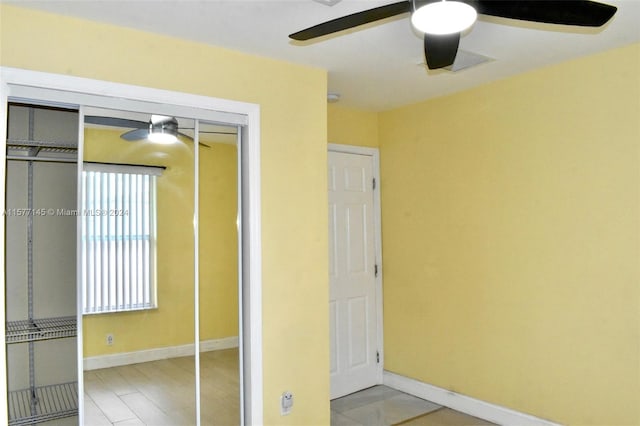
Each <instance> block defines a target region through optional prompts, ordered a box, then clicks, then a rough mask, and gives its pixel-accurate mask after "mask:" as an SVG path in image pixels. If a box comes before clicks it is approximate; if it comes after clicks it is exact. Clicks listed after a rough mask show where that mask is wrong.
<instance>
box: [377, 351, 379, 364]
mask: <svg viewBox="0 0 640 426" xmlns="http://www.w3.org/2000/svg"><path fill="white" fill-rule="evenodd" d="M376 363H377V364H380V351H376Z"/></svg>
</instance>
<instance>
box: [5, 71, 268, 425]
mask: <svg viewBox="0 0 640 426" xmlns="http://www.w3.org/2000/svg"><path fill="white" fill-rule="evenodd" d="M17 87H19V88H21V89H23V92H28V91H29V90H32V91H33V93H34V94H37V93H47V92H51V91H56V92H57V94H58V95H60V94H63V95H64V94H66V95H68V97H69V98H68V99H69V100H71V99H76V100H77V99H82V98H83V96H99V97H102V98H104V100H105V101H108V102H111V103H112V105H113V106H115V107H116V108H122V103H127V102H133V103H135V102H147V103H154V104H156V105H157V106H158V108H161V109H162V108H166V107H167V106H173V107H175V108H179V109H183V110H194V111H195V110H206V111H211V112H212V113H213V112H215V113H216V114H224V113H231V114H229V117H230V118H232V115H235V114H241V115H244V116H245V117H246V123H244V127H243V128H242V143H243V146H242V159H241V160H240V161H241V162H242V168H241V169H242V170H241V173H242V182H241V185H242V187H241V193H242V200H243V203H242V206H243V210H242V217H241V218H240V217H239V220H240V221H241V222H242V225H243V226H242V242H243V244H242V250H243V265H242V268H243V274H242V280H241V283H240V289H239V290H240V292H241V294H243V296H244V297H242V299H241V300H240V304H239V308H240V311H241V312H242V314H241V318H240V322H241V325H240V330H239V333H240V348H241V354H242V355H241V371H240V374H241V382H242V383H241V389H243V394H242V395H241V398H242V401H241V403H242V408H241V410H242V414H241V416H242V415H243V418H244V424H262V422H263V385H262V382H263V371H262V272H261V271H262V239H261V235H262V232H261V223H262V219H261V211H260V206H261V193H260V106H259V105H257V104H251V103H246V102H238V101H232V100H227V99H220V98H213V97H208V96H202V95H194V94H188V93H182V92H174V91H169V90H162V89H154V88H148V87H141V86H133V85H127V84H121V83H113V82H108V81H102V80H93V79H89V78H82V77H73V76H67V75H60V74H51V73H45V72H38V71H31V70H24V69H18V68H11V67H0V134H1V135H6V134H7V127H6V126H7V102H8V100H9V98H10V97H12V88H13V89H14V90H15V88H17ZM33 99H35V100H37V99H39V98H38V97H37V96H35V97H33ZM42 99H46V96H43V98H42ZM66 101H67V100H65V99H62V98H56V99H55V102H57V103H65V102H66ZM67 102H71V103H74V102H73V101H67ZM77 104H79V105H83V103H82V102H77ZM104 106H105V107H107V105H104ZM193 118H203V117H193ZM5 139H6V138H5V136H3V137H2V140H3V143H2V150H1V151H2V152H1V153H0V182H2V183H3V185H4V182H6V149H4V145H5V143H6V140H5ZM0 209H2V211H4V209H5V200H4V197H0ZM0 239H1V240H2V241H4V239H5V231H4V227H3V226H2V227H0ZM0 265H1V266H2V270H3V273H2V276H1V277H0V282H1V283H2V286H3V289H4V287H5V278H4V270H5V245H4V244H0ZM0 313H1V317H2V318H4V317H5V293H4V290H3V291H1V292H0ZM79 326H80V324H79ZM78 330H79V332H78V333H79V336H78V337H79V342H80V343H81V339H80V337H81V336H80V330H81V328H80V327H79V329H78ZM0 337H1V338H2V340H3V341H5V338H6V336H5V329H4V327H2V331H0ZM78 347H79V349H78V351H79V359H78V364H79V371H80V372H82V353H81V352H82V345H81V344H79V345H78ZM6 380H7V370H6V345H5V346H4V349H3V350H0V382H2V383H6ZM80 383H81V380H80V379H79V384H80ZM243 385H244V386H243ZM81 391H82V389H81V388H80V387H79V394H80V395H82V392H81ZM6 400H7V388H6V386H5V385H2V386H0V420H1V419H5V420H6V421H7V423H8V412H6V404H4V403H3V402H2V401H6ZM79 402H80V401H79Z"/></svg>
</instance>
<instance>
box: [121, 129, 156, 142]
mask: <svg viewBox="0 0 640 426" xmlns="http://www.w3.org/2000/svg"><path fill="white" fill-rule="evenodd" d="M147 126H148V125H147ZM148 136H149V127H147V128H145V129H135V130H131V131H129V132H126V133H123V134H121V135H120V137H121V138H122V139H124V140H126V141H139V140H140V139H146V138H147V137H148Z"/></svg>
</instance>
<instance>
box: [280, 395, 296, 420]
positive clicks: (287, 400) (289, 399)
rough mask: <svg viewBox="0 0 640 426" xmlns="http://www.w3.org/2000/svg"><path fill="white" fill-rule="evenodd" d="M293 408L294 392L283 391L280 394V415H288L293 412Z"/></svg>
mask: <svg viewBox="0 0 640 426" xmlns="http://www.w3.org/2000/svg"><path fill="white" fill-rule="evenodd" d="M292 408H293V394H292V393H291V392H283V393H282V396H280V415H281V416H286V415H288V414H289V413H291V409H292Z"/></svg>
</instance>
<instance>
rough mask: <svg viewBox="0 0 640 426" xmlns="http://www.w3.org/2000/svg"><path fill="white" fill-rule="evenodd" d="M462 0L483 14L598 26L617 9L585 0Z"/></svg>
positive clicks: (549, 22) (582, 25)
mask: <svg viewBox="0 0 640 426" xmlns="http://www.w3.org/2000/svg"><path fill="white" fill-rule="evenodd" d="M465 3H468V4H470V5H471V6H473V7H475V8H476V11H477V12H478V13H480V14H483V15H491V16H498V17H500V18H511V19H520V20H524V21H534V22H543V23H547V24H564V25H577V26H581V27H600V26H602V25H604V24H605V23H607V21H609V19H611V17H612V16H613V15H614V14H615V13H616V10H618V9H617V8H616V7H615V6H611V5H608V4H604V3H598V2H595V1H588V0H469V1H465Z"/></svg>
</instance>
